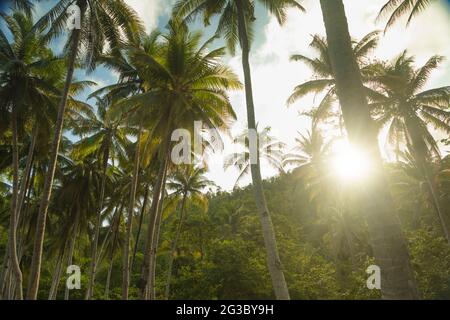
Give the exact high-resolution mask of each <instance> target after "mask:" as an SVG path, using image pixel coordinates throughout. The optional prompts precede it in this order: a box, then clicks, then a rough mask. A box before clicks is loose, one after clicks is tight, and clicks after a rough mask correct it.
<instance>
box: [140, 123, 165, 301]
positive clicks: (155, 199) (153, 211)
mask: <svg viewBox="0 0 450 320" xmlns="http://www.w3.org/2000/svg"><path fill="white" fill-rule="evenodd" d="M169 132H170V126H168V127H167V132H166V135H165V136H164V137H163V139H164V142H163V144H162V148H161V152H162V159H161V161H160V164H159V169H158V175H157V178H156V182H155V185H154V187H153V196H152V205H151V207H150V219H149V223H148V230H147V238H146V240H145V246H144V261H143V264H142V272H141V279H140V283H139V285H140V290H141V299H143V300H147V299H149V295H148V294H149V291H148V287H149V282H150V260H151V256H152V252H151V250H152V244H153V241H154V233H155V227H156V218H157V210H158V203H159V201H160V197H161V194H162V189H163V185H164V177H165V174H166V172H165V171H166V168H167V162H168V156H169V148H170V141H169Z"/></svg>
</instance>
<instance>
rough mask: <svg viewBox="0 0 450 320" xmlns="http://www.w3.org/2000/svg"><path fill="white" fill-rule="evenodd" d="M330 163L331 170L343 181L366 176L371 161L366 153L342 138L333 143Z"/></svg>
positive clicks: (358, 179)
mask: <svg viewBox="0 0 450 320" xmlns="http://www.w3.org/2000/svg"><path fill="white" fill-rule="evenodd" d="M331 163H332V167H333V172H334V173H335V175H336V176H337V177H338V178H339V180H341V181H343V182H357V181H361V180H363V179H365V178H367V177H368V175H369V174H370V171H371V161H370V157H369V156H368V155H367V153H366V152H364V151H363V150H361V149H358V148H356V147H354V146H352V145H350V144H349V143H348V142H347V141H344V140H338V141H336V142H335V143H334V144H333V155H332V161H331Z"/></svg>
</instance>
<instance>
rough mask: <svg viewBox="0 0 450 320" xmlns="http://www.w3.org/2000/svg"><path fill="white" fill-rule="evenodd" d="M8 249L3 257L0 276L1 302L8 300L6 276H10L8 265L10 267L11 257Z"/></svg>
mask: <svg viewBox="0 0 450 320" xmlns="http://www.w3.org/2000/svg"><path fill="white" fill-rule="evenodd" d="M8 251H9V250H8V248H6V250H5V254H4V256H3V262H2V270H1V274H0V297H1V300H4V299H6V294H5V292H6V291H5V287H6V276H7V274H8V272H9V271H8V270H9V268H8V265H9V263H8V262H9V255H8Z"/></svg>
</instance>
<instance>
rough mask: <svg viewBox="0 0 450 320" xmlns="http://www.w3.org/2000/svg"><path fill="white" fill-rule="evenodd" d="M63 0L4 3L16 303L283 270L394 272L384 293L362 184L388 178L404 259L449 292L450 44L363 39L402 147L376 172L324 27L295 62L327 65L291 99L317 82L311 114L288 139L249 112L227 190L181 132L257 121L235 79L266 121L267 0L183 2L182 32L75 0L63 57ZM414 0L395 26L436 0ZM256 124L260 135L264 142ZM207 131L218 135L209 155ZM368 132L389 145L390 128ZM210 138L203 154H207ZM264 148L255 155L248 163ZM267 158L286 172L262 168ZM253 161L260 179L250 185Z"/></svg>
mask: <svg viewBox="0 0 450 320" xmlns="http://www.w3.org/2000/svg"><path fill="white" fill-rule="evenodd" d="M324 2H326V1H324ZM56 3H57V4H56V6H55V7H54V8H52V9H51V10H50V11H49V12H48V13H47V14H45V15H44V17H43V18H41V19H40V20H39V21H38V22H36V21H34V17H33V15H32V12H31V11H30V10H31V8H32V7H33V1H20V0H16V1H13V2H12V9H13V10H12V11H11V14H10V15H7V14H3V13H2V15H1V19H2V20H3V21H4V22H5V27H4V29H5V30H3V29H0V115H1V118H0V267H1V269H0V297H1V298H2V299H16V298H17V299H22V298H23V292H25V291H24V290H28V292H27V295H26V297H27V298H28V299H34V298H36V294H37V298H38V299H50V300H54V299H128V298H130V299H213V300H216V299H274V298H280V297H283V285H284V284H287V288H288V291H289V292H288V293H287V292H285V294H287V297H289V296H290V298H291V299H342V300H344V299H379V298H381V297H382V295H383V292H382V290H383V286H382V290H381V291H380V290H377V289H375V290H369V289H368V287H367V284H366V281H367V278H368V277H369V274H367V273H366V270H367V268H368V267H369V266H371V265H373V264H376V259H377V257H376V253H375V251H376V250H375V249H374V247H375V246H374V244H373V242H372V241H373V239H369V238H370V236H372V237H373V236H374V233H373V228H372V229H371V225H370V222H368V221H370V220H371V219H370V218H369V215H371V214H374V212H367V210H365V208H367V207H368V206H365V203H364V199H366V200H367V194H369V196H370V197H371V198H377V197H378V196H379V194H371V192H372V190H373V189H370V187H373V185H375V184H373V183H372V182H373V181H375V180H377V179H378V178H379V176H385V177H387V179H384V177H383V179H384V180H383V179H380V180H381V181H383V183H384V184H383V185H382V187H383V188H385V190H383V191H384V192H385V194H387V195H389V199H390V198H391V197H392V204H393V208H390V210H391V211H389V214H391V215H392V220H393V221H395V223H396V224H395V225H394V226H392V224H391V225H388V227H389V228H391V227H392V228H391V229H395V228H397V224H398V225H399V228H398V230H401V231H403V234H404V237H405V240H406V247H407V249H405V250H404V252H405V253H408V252H409V256H408V254H406V258H405V257H400V258H399V259H404V260H405V261H403V262H405V264H403V265H409V264H411V266H412V270H413V273H414V277H415V279H416V281H417V287H418V291H419V295H420V297H422V298H424V299H450V233H449V230H450V156H449V155H448V154H444V152H445V151H444V149H443V148H442V146H443V145H446V146H448V145H449V143H450V139H449V138H448V136H449V134H450V86H443V87H438V88H431V89H430V88H429V87H428V86H427V84H428V83H427V81H428V80H429V78H430V77H431V74H432V72H434V71H435V69H438V68H440V67H441V63H442V61H443V60H444V57H441V56H437V55H435V56H432V57H431V58H429V60H427V61H426V62H425V64H424V65H417V64H416V62H415V60H414V57H412V56H410V55H409V53H408V51H406V50H405V51H404V52H403V53H402V54H401V55H399V56H397V57H393V58H392V59H390V60H388V61H381V60H379V59H378V58H377V57H374V56H373V49H375V48H376V47H377V45H378V43H379V39H380V37H381V36H382V35H381V33H380V32H378V31H374V32H371V33H369V34H368V35H367V36H365V37H364V38H363V39H361V40H360V41H357V40H354V41H353V42H352V45H351V44H350V41H349V45H348V50H349V52H352V51H353V55H354V61H353V62H354V65H355V70H356V71H358V67H359V70H360V71H361V79H359V81H360V82H361V86H360V89H362V90H364V91H362V92H363V93H364V92H366V94H367V110H366V111H367V118H368V119H370V120H371V121H373V123H374V127H376V129H378V133H383V132H386V133H387V134H386V141H385V144H386V146H387V148H386V149H387V153H389V154H390V155H391V159H395V161H390V162H389V161H387V160H383V163H382V161H381V159H380V161H379V168H381V170H380V171H382V173H383V174H380V172H379V171H378V172H376V171H375V170H374V171H375V172H370V170H371V169H373V168H374V167H376V165H373V163H375V162H376V161H377V159H374V158H376V157H374V153H373V152H372V153H370V155H372V158H370V159H365V160H367V163H365V164H366V165H367V166H368V168H365V169H367V172H363V171H359V172H356V171H357V170H358V168H357V165H358V163H356V165H355V163H354V162H352V161H354V160H360V159H355V158H357V157H358V154H356V153H352V151H354V150H351V149H348V150H347V149H345V148H344V149H342V150H340V149H339V143H343V145H341V146H345V145H347V144H346V143H347V142H348V141H347V139H348V137H347V132H350V130H349V128H350V129H352V128H351V124H349V123H350V122H352V121H343V118H344V117H343V112H342V110H343V107H342V105H341V104H342V101H341V100H342V99H340V98H341V97H342V95H341V97H339V91H338V90H339V89H338V88H339V87H342V86H339V84H340V83H339V81H338V80H337V79H338V77H336V74H335V73H336V71H335V70H333V66H332V63H331V61H330V56H331V55H332V52H331V51H332V48H331V46H330V45H329V44H331V42H330V41H329V39H327V38H326V37H323V36H321V35H315V36H313V41H312V43H311V45H310V46H311V48H312V49H313V54H316V56H312V57H308V56H305V55H301V54H295V55H293V56H292V60H295V61H296V62H295V63H294V62H293V66H294V65H296V64H299V63H303V64H305V65H306V66H308V67H310V69H311V70H312V72H313V77H312V78H311V79H310V80H308V81H306V82H304V83H301V84H299V85H298V86H297V87H295V88H294V89H293V92H292V95H291V96H290V97H289V98H288V97H286V98H287V100H288V104H289V105H292V104H294V103H295V104H297V103H298V102H300V101H301V98H303V97H305V96H307V95H310V94H315V95H317V96H318V97H319V98H320V99H317V105H315V106H312V107H311V106H307V107H305V106H300V117H302V116H305V115H306V116H307V117H309V118H308V119H309V120H310V123H311V127H310V128H308V129H307V128H302V127H299V128H298V132H299V135H298V137H297V139H296V141H295V142H296V145H295V147H294V148H293V149H292V150H288V148H287V145H286V144H285V143H284V142H283V141H279V140H278V138H277V137H275V136H273V135H272V133H271V128H270V127H265V128H262V129H258V126H257V124H256V123H253V124H251V123H250V122H251V121H248V122H249V128H248V130H244V132H243V133H242V134H240V135H239V136H238V137H236V140H235V142H238V143H240V147H241V149H242V150H241V151H239V152H235V153H233V154H231V155H225V157H224V158H225V161H224V162H225V166H224V170H227V169H229V168H230V167H234V169H238V178H237V182H236V186H235V188H234V189H233V190H232V191H230V192H227V191H223V190H221V189H220V187H217V186H216V185H215V182H214V181H210V180H209V179H208V177H207V173H208V169H209V168H208V165H207V163H204V165H205V166H204V167H201V166H199V165H198V164H197V165H193V164H186V163H184V164H179V163H175V162H174V161H173V155H172V154H171V148H172V147H173V146H174V145H175V143H174V141H173V139H171V134H172V132H173V131H174V130H176V129H180V128H183V129H184V130H185V131H187V132H188V133H190V134H192V133H194V132H195V130H196V128H195V125H194V122H195V121H203V123H204V126H205V127H203V128H202V129H210V130H211V129H214V130H216V131H215V132H220V133H223V134H229V133H230V128H232V126H233V124H235V123H236V122H237V121H242V119H237V116H236V113H235V110H234V109H233V105H232V104H231V100H230V96H229V94H230V91H235V90H242V89H244V90H245V91H246V93H247V95H246V99H247V108H248V110H249V113H248V114H249V115H250V116H249V119H250V120H253V122H255V119H254V110H253V109H254V108H255V106H253V102H251V103H248V100H249V98H250V100H252V95H253V93H252V87H251V81H249V78H250V67H249V66H247V65H246V63H248V62H249V61H248V57H249V52H250V46H249V43H247V42H248V41H250V40H251V39H252V38H253V37H252V36H253V32H254V31H255V30H253V26H254V25H253V23H254V21H255V19H256V17H255V16H254V14H255V13H256V11H255V7H254V5H255V3H254V1H250V0H245V1H244V0H243V1H242V2H241V1H239V2H236V1H235V0H228V1H221V2H220V3H219V4H220V5H217V2H216V0H213V1H211V0H199V1H196V0H185V1H179V2H178V3H177V4H176V5H175V7H174V14H173V16H172V17H171V20H170V21H169V23H168V25H167V28H166V29H164V30H161V31H159V30H155V31H153V32H151V33H150V34H146V33H145V32H144V31H143V26H142V23H141V21H140V19H139V17H138V15H137V14H136V13H135V12H134V11H133V10H132V9H131V7H129V6H128V5H127V4H126V3H125V2H124V1H122V0H106V1H100V0H98V1H95V2H92V1H87V0H77V4H78V5H80V7H81V9H82V10H81V13H82V14H83V15H84V16H83V17H84V18H83V19H84V20H83V22H84V23H85V24H84V26H83V28H82V29H81V31H77V30H75V31H73V30H72V31H70V33H69V32H68V34H69V37H68V39H66V40H67V43H66V48H65V50H64V52H63V54H62V55H61V56H56V54H55V53H54V52H52V50H50V49H47V48H46V45H47V44H48V43H49V41H50V40H51V39H54V38H55V37H57V36H59V35H61V34H63V33H65V29H64V26H63V25H64V22H65V20H66V18H67V12H66V10H67V8H68V6H69V5H70V4H71V1H67V0H60V1H56ZM260 3H261V4H263V5H264V7H265V8H266V9H267V10H268V12H270V13H271V14H274V15H275V17H276V18H277V20H278V22H280V23H283V22H284V21H285V20H286V18H287V16H286V9H287V8H296V9H300V10H304V8H303V7H302V6H300V4H299V3H297V2H296V1H293V0H273V1H267V0H266V1H262V0H261V1H260ZM414 3H415V6H413V7H412V6H411V5H412V2H411V1H389V2H388V4H387V5H386V6H385V7H384V8H382V9H381V8H380V9H381V13H382V14H384V13H386V12H388V11H389V10H391V9H392V10H394V13H393V15H392V18H391V19H390V20H389V22H388V26H389V25H391V24H392V23H393V22H394V21H396V20H397V19H398V18H399V17H400V16H401V15H403V14H405V13H406V14H408V15H410V18H412V17H414V16H415V15H417V14H418V12H420V11H421V10H422V9H424V8H425V5H426V4H427V3H428V1H420V0H416V1H415V2H414ZM306 9H307V8H306ZM198 14H203V17H204V23H205V24H209V23H210V22H212V21H210V20H213V19H212V18H213V17H214V16H216V15H219V16H220V19H219V21H218V29H217V34H216V36H215V37H212V38H210V39H208V40H206V41H204V38H203V34H202V33H201V32H199V31H194V30H191V26H190V25H189V24H188V23H187V22H190V21H191V20H193V19H194V18H195V17H196V16H197V15H198ZM238 18H239V19H238ZM185 20H186V21H185ZM238 20H239V23H238V22H237V21H238ZM408 23H409V21H408ZM242 24H243V25H242ZM96 28H98V29H99V30H101V32H98V33H96V32H95V31H94V29H96ZM6 30H7V31H6ZM218 36H223V37H224V38H225V40H226V43H227V46H228V49H229V50H230V51H231V53H234V52H235V50H236V49H237V45H241V49H242V51H243V52H244V54H243V65H244V74H245V77H244V78H245V80H246V81H243V82H244V84H243V83H241V81H240V79H239V77H238V76H237V74H236V71H235V70H233V69H232V68H231V67H230V66H228V65H227V64H226V63H225V62H224V61H225V57H226V49H227V48H225V47H223V48H222V47H220V48H216V47H214V46H213V45H212V43H213V41H215V40H216V37H218ZM247 38H248V39H247ZM302 40H304V39H300V40H299V41H302ZM245 57H246V58H245ZM99 66H102V67H105V68H107V69H110V70H112V71H114V73H115V74H117V75H118V77H117V78H118V79H117V82H116V83H114V84H112V85H109V86H106V87H102V88H97V90H95V91H94V92H92V91H93V90H92V89H91V87H92V86H93V85H95V83H93V82H91V81H78V80H77V79H74V78H73V77H72V73H73V71H74V69H80V70H87V71H93V70H95V68H97V67H99ZM64 79H65V80H64ZM344 82H345V81H344ZM341 85H342V84H341ZM82 92H84V93H86V92H88V93H90V96H89V98H90V99H88V100H87V102H86V101H79V100H78V99H79V94H80V93H82ZM361 97H363V98H364V94H361ZM91 98H92V99H91ZM66 99H67V101H66ZM92 101H94V103H93V104H92V105H91V104H89V103H91V102H92ZM252 112H253V116H252ZM347 116H348V115H347ZM351 116H352V115H350V117H349V118H350V119H352V117H351ZM252 117H253V119H252ZM354 117H356V116H354ZM349 118H347V119H349ZM355 119H356V118H355ZM344 120H345V119H344ZM294 121H295V119H294ZM346 122H347V123H346ZM353 122H355V123H356V121H353ZM252 126H253V127H254V128H252ZM357 126H361V127H362V126H364V124H362V123H359V124H358V123H357ZM336 128H337V129H336ZM251 129H255V130H257V131H258V133H257V135H259V136H258V137H255V138H257V139H256V142H257V143H256V144H255V145H256V147H255V148H253V149H252V145H251V142H250V138H249V135H250V133H249V132H251ZM255 135H256V134H255ZM380 136H381V135H380ZM437 137H440V138H439V139H438V138H437ZM350 142H351V141H350ZM211 145H212V143H211V141H206V142H205V145H204V146H203V147H205V149H206V150H207V151H208V152H210V151H211V148H210V147H211ZM349 145H350V144H349ZM365 147H366V148H367V149H371V150H374V149H376V150H377V151H378V146H376V143H373V144H372V145H371V146H365ZM197 151H198V150H192V158H195V159H198V158H201V156H202V155H203V154H198V153H196V152H197ZM359 151H361V150H359ZM362 151H364V150H362ZM345 152H346V153H345ZM343 153H344V154H343ZM189 154H190V153H189ZM253 155H256V156H257V159H258V163H257V164H251V163H250V159H251V158H252V156H253ZM342 156H345V159H343V160H344V163H342V159H340V158H342ZM352 158H353V159H352ZM259 159H261V160H262V161H265V162H266V165H268V166H271V167H272V168H274V169H276V170H277V171H278V173H277V174H276V175H275V176H273V177H272V178H270V179H267V180H264V181H262V182H261V181H260V180H261V179H260V177H259V178H258V174H259V170H261V168H260V166H259V164H260V163H259ZM339 161H341V162H339ZM371 162H372V163H371ZM352 165H355V167H352ZM371 165H372V167H371ZM53 166H54V167H55V173H54V176H53V171H52V167H53ZM339 166H340V167H339ZM262 168H263V170H265V169H266V168H267V167H264V166H263V167H262ZM342 169H345V170H346V172H344V173H345V174H346V176H345V175H344V176H343V175H342V172H339V171H342ZM359 169H360V168H359ZM355 172H356V177H355ZM352 173H353V175H352ZM365 174H367V175H365ZM371 174H372V175H373V176H370V175H371ZM377 175H378V176H377ZM250 176H251V177H252V179H253V180H252V181H253V183H251V184H250V185H248V186H245V187H242V186H241V184H240V183H239V182H242V181H245V179H247V178H249V177H250ZM369 180H370V181H371V182H369ZM259 184H261V185H259ZM258 190H260V191H263V195H265V198H266V199H263V198H264V196H262V197H261V194H260V195H259V198H258ZM375 190H376V189H375ZM378 190H380V189H378ZM363 191H364V192H363ZM363 193H364V194H365V196H366V198H364V196H363ZM380 193H382V192H380ZM46 196H48V198H49V201H46ZM380 197H381V196H380ZM255 200H256V201H255ZM265 202H267V208H265V206H266V203H265ZM374 203H376V201H375V202H374ZM372 209H373V208H372ZM375 209H376V208H375ZM375 211H376V210H375ZM380 211H381V210H380ZM397 215H398V218H399V219H398V220H399V222H398V223H397V222H396V218H397ZM371 217H372V221H373V216H371ZM264 221H265V222H266V224H264ZM272 224H273V233H274V234H272ZM381 225H382V224H381ZM261 226H262V227H261ZM372 227H373V226H372ZM371 230H372V234H371ZM389 231H392V230H384V229H382V228H381V230H378V233H376V234H375V236H376V237H378V238H379V239H382V242H383V241H385V242H386V243H387V244H388V246H387V247H389V243H388V242H389V241H392V239H398V238H392V239H391V238H390V234H389ZM400 233H401V232H399V233H398V234H400ZM398 234H397V235H398ZM403 234H400V238H402V237H403ZM272 236H273V237H272ZM391 243H392V242H391ZM384 248H385V247H384ZM387 251H390V250H387ZM392 251H393V250H392ZM383 253H384V252H383ZM278 255H279V260H280V262H281V267H280V264H278ZM392 255H393V252H387V253H386V256H387V257H388V258H392ZM389 256H390V257H389ZM271 258H272V259H273V260H272V262H273V261H275V262H277V263H276V267H277V268H273V267H274V266H273V264H271V262H270V261H271V260H270V259H271ZM394 258H395V257H394ZM69 265H78V266H80V268H81V289H77V290H68V289H67V288H66V280H67V279H68V277H69V276H70V275H71V274H67V273H66V268H67V267H68V266H69ZM277 272H278V280H277V281H278V282H279V283H277V281H276V280H274V279H275V278H276V277H277V275H276V273H277ZM387 272H389V271H387ZM280 275H281V277H280ZM284 278H285V279H284ZM280 279H282V280H280ZM393 280H395V279H391V281H393ZM393 282H394V281H393ZM277 285H279V286H280V287H281V288H282V290H280V291H279V292H277V290H274V288H276V287H277ZM390 286H391V287H392V283H390ZM386 287H387V286H386ZM91 289H92V290H91ZM284 289H285V288H284ZM274 291H275V292H274ZM284 291H286V290H284ZM410 291H413V290H410ZM280 292H281V295H280Z"/></svg>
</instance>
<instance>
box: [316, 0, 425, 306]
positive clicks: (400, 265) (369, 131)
mask: <svg viewBox="0 0 450 320" xmlns="http://www.w3.org/2000/svg"><path fill="white" fill-rule="evenodd" d="M320 4H321V7H322V14H323V19H324V22H325V29H326V33H327V41H328V47H329V52H330V53H329V54H330V61H331V65H332V67H333V71H334V77H335V80H336V88H337V95H338V98H339V102H340V105H341V109H342V114H343V117H344V122H345V127H346V129H347V133H348V136H349V139H350V141H351V142H352V143H353V144H355V145H357V146H359V147H361V148H364V149H369V150H368V151H369V155H370V156H371V159H372V161H373V174H372V177H371V178H368V179H367V181H364V188H360V189H361V193H362V194H361V204H362V206H363V209H364V211H365V213H366V214H367V223H368V227H369V239H370V243H371V245H372V249H373V252H374V256H375V262H376V264H377V265H378V266H379V267H380V269H381V293H382V297H383V298H384V299H417V298H419V295H418V292H417V287H416V283H415V280H414V274H413V271H412V268H411V264H410V257H409V253H408V248H407V246H406V242H405V239H404V236H403V233H402V230H401V228H400V222H399V220H398V217H397V214H396V210H395V206H394V203H393V200H392V196H391V194H390V192H389V188H388V183H387V180H386V178H385V176H384V172H383V166H382V160H381V155H380V152H379V149H378V140H377V133H376V129H375V126H374V123H373V120H372V119H371V117H370V113H369V107H368V104H367V99H366V95H365V92H364V89H363V84H362V81H361V74H360V71H359V68H358V65H357V63H356V59H355V56H354V53H353V50H352V46H351V41H350V35H349V31H348V25H347V18H346V16H345V9H344V5H343V3H342V0H320Z"/></svg>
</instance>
